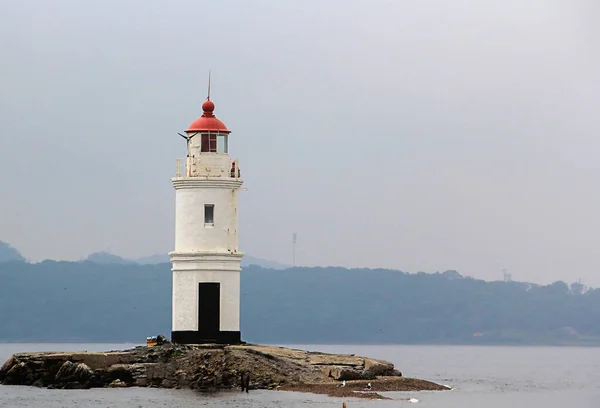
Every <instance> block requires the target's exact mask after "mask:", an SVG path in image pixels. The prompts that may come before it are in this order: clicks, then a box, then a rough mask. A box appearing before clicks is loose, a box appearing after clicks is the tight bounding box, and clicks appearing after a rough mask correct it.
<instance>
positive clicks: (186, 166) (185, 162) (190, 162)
mask: <svg viewBox="0 0 600 408" xmlns="http://www.w3.org/2000/svg"><path fill="white" fill-rule="evenodd" d="M175 177H176V178H184V177H228V178H235V179H238V178H241V172H240V161H239V160H238V159H234V160H231V159H229V158H227V160H223V158H217V160H215V159H212V158H208V159H207V158H204V157H186V158H183V159H177V161H176V168H175Z"/></svg>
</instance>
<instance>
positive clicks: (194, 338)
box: [171, 330, 243, 344]
mask: <svg viewBox="0 0 600 408" xmlns="http://www.w3.org/2000/svg"><path fill="white" fill-rule="evenodd" d="M171 342H173V343H177V344H242V343H243V342H242V334H241V332H239V331H218V332H214V333H203V332H199V331H193V330H189V331H173V332H171Z"/></svg>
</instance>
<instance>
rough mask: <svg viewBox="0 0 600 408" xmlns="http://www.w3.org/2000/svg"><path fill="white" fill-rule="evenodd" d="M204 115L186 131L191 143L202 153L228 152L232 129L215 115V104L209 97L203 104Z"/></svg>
mask: <svg viewBox="0 0 600 408" xmlns="http://www.w3.org/2000/svg"><path fill="white" fill-rule="evenodd" d="M202 110H203V113H202V116H200V117H199V118H198V119H196V120H195V121H194V122H193V123H192V124H191V125H190V127H189V128H188V129H187V130H186V131H185V132H186V133H187V135H188V138H189V139H188V140H189V141H190V142H191V145H192V146H194V147H196V148H199V150H200V153H222V154H227V153H228V151H229V149H228V140H227V139H228V137H229V133H231V131H230V130H229V129H227V127H226V126H225V124H224V123H223V122H221V121H220V120H219V119H217V117H216V116H215V115H214V110H215V104H214V103H213V102H212V101H211V100H210V99H207V100H206V101H204V103H203V104H202Z"/></svg>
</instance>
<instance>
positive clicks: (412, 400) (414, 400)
mask: <svg viewBox="0 0 600 408" xmlns="http://www.w3.org/2000/svg"><path fill="white" fill-rule="evenodd" d="M408 402H412V403H413V404H416V403H417V402H419V400H418V399H416V398H410V399H409V400H408Z"/></svg>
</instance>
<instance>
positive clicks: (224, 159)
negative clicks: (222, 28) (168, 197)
mask: <svg viewBox="0 0 600 408" xmlns="http://www.w3.org/2000/svg"><path fill="white" fill-rule="evenodd" d="M209 89H210V88H209ZM202 110H203V113H202V116H201V117H200V118H198V119H196V120H195V121H194V122H193V123H192V124H191V125H190V126H189V128H188V129H187V130H186V131H185V135H183V134H180V136H182V137H183V138H184V139H185V140H186V142H187V156H186V157H185V159H179V160H178V161H177V171H176V174H175V177H173V178H172V179H171V180H172V183H173V187H174V188H175V249H174V251H172V252H171V253H169V256H170V258H171V263H172V272H173V295H172V296H173V299H172V302H173V320H172V332H171V340H172V341H173V342H174V343H181V344H201V343H219V344H236V343H240V342H241V334H240V273H241V266H240V265H241V261H242V257H243V253H241V252H240V251H239V248H238V220H237V215H238V192H239V191H240V188H241V186H242V183H243V181H242V179H241V178H240V168H239V164H238V161H237V160H236V159H232V158H231V157H230V156H229V136H230V134H231V132H230V131H229V129H227V127H226V126H225V124H224V123H223V122H221V121H220V120H219V119H217V117H216V116H215V114H214V111H215V104H214V103H213V102H212V101H211V100H210V93H209V96H208V98H207V99H206V101H205V102H204V103H203V104H202Z"/></svg>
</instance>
